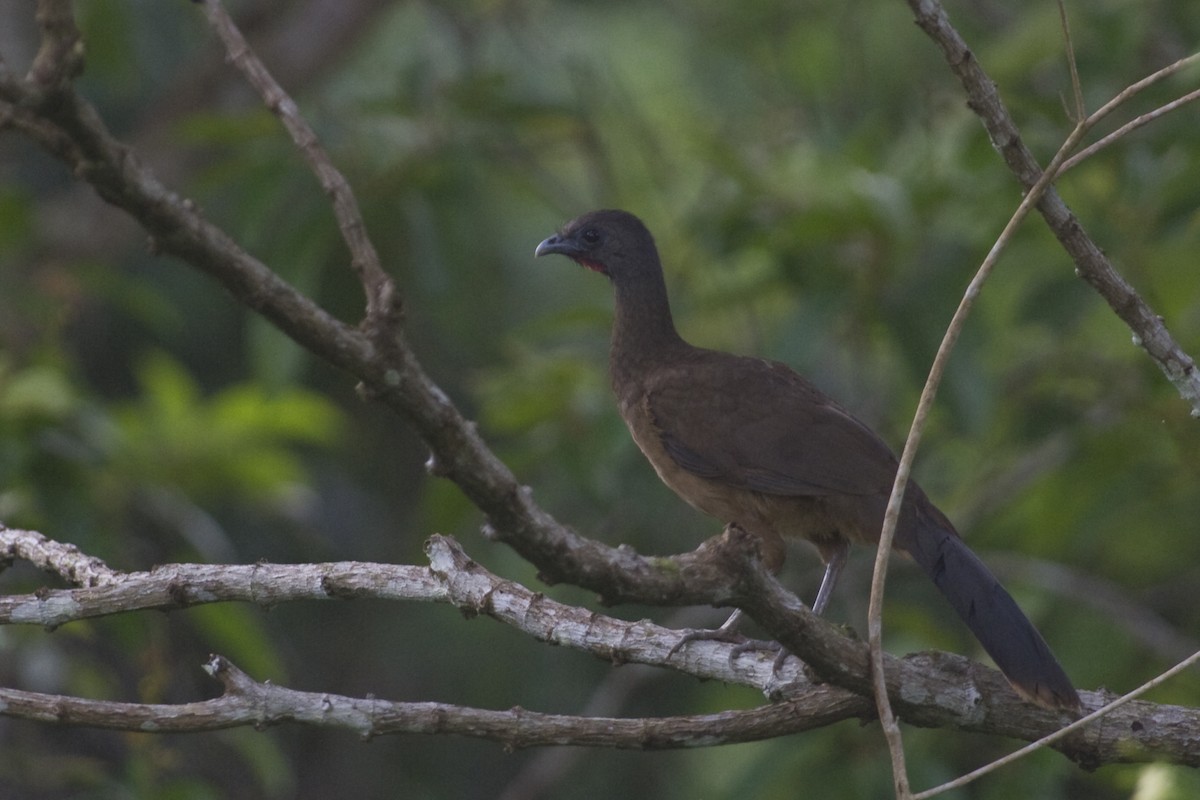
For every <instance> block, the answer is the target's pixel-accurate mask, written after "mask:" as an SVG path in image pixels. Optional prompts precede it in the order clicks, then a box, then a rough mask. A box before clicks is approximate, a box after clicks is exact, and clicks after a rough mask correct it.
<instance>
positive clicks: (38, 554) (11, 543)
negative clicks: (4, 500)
mask: <svg viewBox="0 0 1200 800" xmlns="http://www.w3.org/2000/svg"><path fill="white" fill-rule="evenodd" d="M18 558H19V559H22V560H24V561H28V562H29V563H31V564H33V565H34V566H35V567H37V568H38V569H41V570H45V571H46V572H51V573H54V574H55V575H60V576H62V577H63V578H64V579H65V580H66V581H67V582H68V583H72V584H74V585H76V586H103V585H105V584H109V583H112V582H113V581H115V580H117V578H118V575H119V573H117V572H116V571H115V570H113V569H111V568H110V567H109V566H108V565H107V564H105V563H104V562H103V561H101V560H100V559H98V558H96V557H95V556H89V555H87V554H86V553H84V552H83V551H81V550H80V549H79V548H78V547H76V546H75V545H73V544H64V543H63V542H56V541H54V540H53V539H47V538H46V537H45V536H43V535H42V534H40V533H38V532H37V531H25V530H20V529H17V528H7V527H5V526H4V524H3V523H0V560H3V561H5V562H12V561H13V560H15V559H18ZM5 600H7V598H0V604H3V602H4V601H5ZM2 621H5V620H4V619H3V618H2V617H0V622H2ZM39 624H46V625H51V626H52V625H55V624H59V623H51V622H46V623H39Z"/></svg>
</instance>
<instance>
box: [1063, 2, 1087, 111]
mask: <svg viewBox="0 0 1200 800" xmlns="http://www.w3.org/2000/svg"><path fill="white" fill-rule="evenodd" d="M1058 18H1059V20H1060V21H1061V23H1062V31H1063V44H1064V46H1065V47H1066V50H1067V67H1068V68H1069V69H1070V71H1071V94H1072V95H1073V96H1074V98H1075V112H1074V114H1072V115H1071V121H1072V122H1074V123H1075V124H1077V125H1078V124H1079V122H1080V121H1081V120H1083V118H1084V117H1086V116H1087V112H1086V111H1084V107H1083V83H1082V82H1080V80H1079V68H1078V67H1077V65H1076V64H1075V45H1074V44H1072V43H1071V25H1070V21H1069V20H1068V18H1067V5H1066V3H1064V2H1063V0H1058Z"/></svg>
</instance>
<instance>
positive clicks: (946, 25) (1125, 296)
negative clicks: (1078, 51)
mask: <svg viewBox="0 0 1200 800" xmlns="http://www.w3.org/2000/svg"><path fill="white" fill-rule="evenodd" d="M908 5H909V7H910V8H911V9H912V11H913V14H914V15H915V17H916V21H917V24H918V25H919V26H920V28H921V30H923V31H924V32H925V33H926V34H927V35H928V36H929V37H930V38H931V39H933V41H934V42H936V43H937V45H938V46H939V47H940V48H941V49H942V53H943V55H944V56H945V58H946V63H947V64H948V65H949V66H950V69H951V70H952V71H953V72H954V74H955V75H957V76H958V79H959V80H960V81H961V82H962V85H963V88H964V89H965V90H966V92H967V103H968V105H969V106H970V107H971V110H972V111H974V112H975V113H976V114H977V115H978V116H979V118H980V119H981V120H982V121H983V124H984V127H985V128H986V129H987V132H988V136H989V137H990V138H991V141H992V145H993V146H994V147H995V148H996V150H997V151H999V153H1000V155H1001V157H1003V159H1004V162H1005V164H1007V165H1008V168H1009V170H1010V171H1011V172H1012V173H1013V174H1014V175H1015V176H1016V177H1017V179H1018V180H1019V181H1020V182H1021V185H1022V186H1024V187H1025V189H1026V190H1029V189H1031V188H1032V187H1033V186H1034V185H1035V184H1036V183H1037V181H1038V179H1039V178H1040V177H1041V175H1042V169H1041V167H1039V166H1038V163H1037V159H1035V158H1034V156H1033V154H1032V153H1031V152H1030V151H1029V149H1028V148H1027V147H1026V146H1025V144H1024V142H1022V141H1021V136H1020V133H1019V131H1018V130H1017V126H1016V124H1015V123H1014V122H1013V119H1012V116H1011V115H1010V114H1009V113H1008V110H1007V109H1006V108H1005V106H1004V102H1003V101H1002V100H1001V99H1000V94H999V90H998V89H997V87H996V84H995V82H994V81H992V79H991V78H989V77H988V75H987V73H985V72H984V71H983V67H982V66H980V64H979V62H978V61H977V60H976V59H975V56H974V54H973V53H972V52H971V49H970V48H969V47H967V44H966V42H965V41H963V39H962V37H961V36H960V35H959V33H958V31H957V30H955V29H954V27H953V25H951V24H950V20H949V18H948V16H947V15H946V10H945V9H944V8H943V7H942V5H941V3H939V2H937V0H908ZM1172 66H1174V65H1172ZM1160 72H1161V71H1160ZM1158 75H1159V73H1156V74H1155V75H1153V76H1150V78H1147V79H1144V80H1143V81H1139V82H1138V83H1136V84H1134V85H1133V87H1131V88H1134V87H1136V89H1140V88H1143V85H1148V84H1146V82H1147V81H1150V80H1151V79H1154V80H1160V79H1161V78H1160V77H1158ZM1127 91H1128V90H1127ZM1038 211H1040V212H1041V214H1042V217H1043V218H1044V219H1045V220H1046V223H1047V225H1049V227H1050V230H1051V231H1052V232H1053V233H1054V236H1055V237H1056V238H1057V239H1058V241H1059V244H1061V245H1062V247H1063V249H1064V250H1066V252H1067V254H1068V255H1069V256H1070V257H1071V259H1072V260H1073V261H1074V262H1075V269H1076V273H1077V274H1078V275H1079V276H1080V277H1082V278H1083V279H1084V280H1085V281H1087V282H1088V283H1089V284H1090V285H1091V286H1092V287H1093V288H1094V289H1095V290H1096V291H1097V292H1099V294H1100V296H1101V297H1103V298H1104V300H1105V301H1106V302H1107V303H1108V304H1109V307H1110V308H1112V310H1113V311H1114V312H1115V313H1116V315H1117V316H1118V317H1119V318H1120V319H1121V320H1122V321H1124V322H1125V324H1126V325H1127V326H1129V329H1130V330H1131V331H1132V332H1133V340H1134V344H1136V345H1139V346H1140V347H1142V348H1143V349H1144V350H1145V351H1146V353H1147V354H1149V356H1150V357H1151V358H1152V359H1153V360H1154V362H1155V363H1156V364H1157V365H1158V367H1159V369H1161V370H1162V371H1163V374H1164V375H1166V377H1167V379H1168V380H1169V381H1171V383H1172V384H1173V385H1174V386H1175V388H1176V391H1178V392H1179V394H1180V396H1181V397H1182V398H1183V399H1184V401H1185V402H1187V403H1188V404H1189V405H1190V406H1191V409H1192V414H1193V415H1194V416H1200V372H1198V371H1197V369H1196V363H1195V361H1194V360H1193V359H1192V357H1191V356H1190V355H1188V354H1187V353H1186V352H1184V350H1183V349H1182V348H1181V347H1180V346H1179V343H1178V342H1176V341H1175V339H1174V337H1172V336H1171V334H1170V332H1169V331H1168V330H1167V327H1166V324H1165V323H1164V322H1163V320H1162V318H1161V317H1159V316H1158V315H1157V314H1156V313H1154V310H1153V309H1151V308H1150V307H1149V305H1147V303H1146V302H1145V301H1144V300H1143V299H1142V298H1141V297H1140V296H1139V295H1138V294H1137V292H1135V291H1134V290H1133V287H1131V286H1130V285H1129V284H1128V283H1127V282H1126V281H1125V279H1124V278H1122V277H1121V275H1120V274H1119V273H1118V272H1117V271H1116V269H1114V268H1113V265H1112V263H1111V262H1110V261H1109V260H1108V258H1107V256H1105V255H1104V253H1103V251H1102V250H1101V249H1100V248H1099V247H1098V246H1097V245H1096V243H1095V242H1094V241H1093V240H1092V239H1091V237H1089V236H1088V234H1087V233H1086V231H1084V229H1083V226H1082V225H1081V224H1080V222H1079V220H1078V219H1077V218H1076V217H1075V215H1074V214H1073V213H1072V212H1071V210H1070V209H1069V208H1067V205H1066V204H1065V203H1064V202H1063V201H1062V198H1061V197H1060V196H1059V194H1058V192H1057V191H1055V189H1054V188H1053V187H1051V188H1049V189H1048V190H1047V191H1046V194H1045V196H1044V197H1042V200H1041V202H1040V203H1039V204H1038Z"/></svg>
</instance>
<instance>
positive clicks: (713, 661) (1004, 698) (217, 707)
mask: <svg viewBox="0 0 1200 800" xmlns="http://www.w3.org/2000/svg"><path fill="white" fill-rule="evenodd" d="M743 536H744V535H743ZM745 538H746V539H747V540H748V539H749V537H745ZM742 544H745V542H741V541H740V539H738V538H737V537H735V539H734V541H733V542H724V543H723V546H726V547H731V548H732V547H738V546H741V545H742ZM426 551H427V554H428V556H429V559H430V566H429V567H417V566H403V565H393V564H372V563H363V562H341V563H330V564H255V565H223V566H214V565H208V564H169V565H164V566H161V567H158V568H156V569H154V570H151V571H149V572H134V573H121V572H117V571H112V570H110V571H109V572H108V573H107V577H106V579H105V581H104V582H103V583H102V584H99V585H90V584H89V585H87V586H85V587H83V588H78V589H69V590H50V589H44V590H40V591H38V592H35V593H33V594H29V595H21V596H12V597H5V598H0V624H5V623H7V624H29V625H40V626H45V627H57V626H59V625H63V624H66V623H69V622H73V621H79V620H83V619H88V618H94V617H98V616H106V615H111V614H119V613H127V612H130V611H135V610H148V609H157V610H170V609H181V608H187V607H189V606H192V605H198V604H202V603H216V602H246V603H253V604H256V605H260V606H263V607H272V606H277V605H279V604H281V603H287V602H296V601H300V600H354V599H366V598H373V599H383V600H392V601H409V602H412V601H416V602H438V603H449V604H452V605H454V606H456V607H457V608H459V609H461V610H462V611H463V612H464V616H466V617H468V618H470V617H474V616H480V615H482V616H488V617H491V618H493V619H495V620H497V621H499V622H502V623H504V624H506V625H509V626H511V627H513V628H515V629H517V630H520V631H522V632H523V633H525V634H527V635H529V636H530V637H531V638H534V639H536V640H538V641H543V642H547V643H550V644H554V645H561V646H564V647H569V648H572V649H575V650H579V651H582V652H586V653H590V654H592V655H593V656H595V657H597V658H600V659H603V660H605V661H609V662H612V663H615V664H625V663H640V664H647V665H652V666H659V667H667V668H670V669H673V670H676V671H679V672H682V673H685V674H688V675H692V676H694V677H697V678H701V679H709V680H719V681H722V682H724V683H732V684H737V685H743V686H749V687H752V688H755V689H757V690H758V691H760V692H762V693H763V694H764V695H766V696H768V697H770V698H773V699H775V701H776V702H774V703H772V704H770V705H768V706H764V707H763V708H760V709H754V710H752V711H747V712H726V713H725V714H720V715H705V716H698V717H669V718H663V719H654V720H615V721H614V720H611V719H606V720H604V721H603V722H601V721H598V720H593V719H589V718H581V717H574V716H553V715H542V714H535V713H532V712H526V711H519V712H518V711H509V712H494V711H481V710H478V709H470V708H462V707H459V706H452V705H441V704H434V703H391V702H388V701H383V700H378V699H371V698H367V699H352V698H345V697H338V696H336V695H330V694H326V693H307V692H296V691H293V690H290V689H285V688H282V687H276V686H270V685H267V684H258V683H256V682H254V681H252V680H251V679H250V678H248V677H246V676H244V675H242V674H241V673H240V671H236V670H233V671H230V672H223V670H225V668H226V665H227V664H228V662H225V661H224V660H219V661H217V662H214V663H215V666H214V670H215V674H216V675H217V677H219V678H221V680H222V681H223V682H224V683H225V685H226V695H225V696H224V697H221V698H218V699H216V700H209V701H205V702H199V703H185V704H180V705H142V704H134V703H112V702H108V701H94V700H85V699H81V698H71V697H63V696H60V695H49V694H38V693H34V692H22V691H17V690H12V689H0V714H3V715H7V716H12V717H19V718H24V719H34V720H41V721H49V722H56V723H60V724H71V725H88V726H96V727H105V728H115V729H121V730H133V731H146V730H148V729H153V730H155V731H179V732H182V731H202V730H213V729H216V728H225V727H231V726H236V725H266V724H275V723H279V722H289V721H290V722H299V723H301V724H310V725H324V726H327V727H340V728H348V729H350V730H353V731H356V732H358V733H360V734H363V735H378V734H383V733H456V734H459V733H461V734H464V735H479V736H483V737H484V738H489V739H493V740H496V741H499V742H502V743H504V744H505V745H510V746H517V747H521V746H528V745H532V744H580V745H596V746H606V747H633V748H656V747H695V746H700V745H702V744H723V743H727V742H734V741H752V740H756V739H763V738H769V737H772V736H779V735H785V734H788V733H796V732H800V731H804V730H811V729H813V728H817V727H822V726H825V725H829V724H832V723H833V722H837V721H840V720H845V719H860V720H862V719H870V718H871V716H872V703H871V701H870V699H869V694H868V693H869V686H870V672H869V668H868V666H867V652H866V646H865V645H864V644H863V643H861V642H858V641H855V640H853V639H850V638H848V637H846V636H845V635H844V634H842V633H841V632H840V631H839V630H838V629H837V628H836V626H833V625H830V624H829V623H827V622H825V621H823V620H821V619H819V618H817V617H813V616H812V614H811V613H809V612H808V611H807V609H805V608H804V607H803V605H802V604H801V603H800V602H799V601H798V600H797V599H796V598H795V597H794V596H793V595H791V594H790V593H788V592H787V591H786V590H785V589H783V587H782V586H780V585H779V583H778V582H777V581H775V579H774V578H773V577H772V576H770V575H769V574H768V573H766V572H764V571H763V570H762V569H761V568H760V567H758V566H757V563H756V561H755V560H754V558H753V553H752V552H750V551H748V550H746V549H742V550H741V551H740V552H741V553H742V555H741V556H740V557H739V555H738V554H737V553H738V552H739V551H736V550H729V551H725V552H723V553H722V554H721V556H720V557H721V558H723V559H729V560H731V561H732V562H734V563H738V562H739V560H740V562H741V563H742V564H744V565H747V566H748V567H751V569H750V570H749V572H748V573H747V574H746V575H745V576H744V577H743V579H742V580H741V582H740V583H739V588H740V590H743V591H746V592H747V593H748V594H747V596H746V599H745V606H744V607H745V608H746V609H747V610H748V611H750V613H752V614H753V615H754V616H755V618H756V619H761V620H763V621H765V623H766V624H768V625H769V626H773V627H778V628H780V629H785V628H786V633H785V636H784V637H783V643H784V644H785V645H786V646H788V647H789V649H794V650H796V651H805V652H811V653H813V654H814V655H815V657H816V658H817V659H818V661H817V663H820V665H821V666H820V667H819V668H818V667H816V666H813V665H812V664H810V666H812V667H813V669H814V670H817V671H818V672H819V671H821V670H822V669H825V670H831V671H832V670H833V667H832V666H831V665H830V664H828V663H824V661H826V660H829V659H844V662H842V663H841V664H840V665H839V667H838V670H837V674H836V677H837V679H838V683H846V684H853V686H854V687H857V688H858V691H855V690H854V689H847V688H841V687H840V686H839V685H837V684H834V683H815V682H813V680H812V679H811V678H810V677H809V674H808V668H807V667H805V666H804V664H802V663H801V662H800V661H799V660H798V659H797V658H789V659H788V660H787V661H786V662H785V663H784V664H783V665H782V666H781V667H780V668H779V670H778V671H777V670H776V669H775V666H774V658H773V656H772V655H770V654H768V653H765V652H761V651H758V652H754V651H750V652H745V653H738V651H737V650H736V648H735V647H734V646H733V645H730V644H728V643H723V642H716V641H694V642H688V643H687V644H686V645H684V646H683V647H681V648H679V649H678V650H675V649H674V646H675V645H676V644H677V643H678V641H679V632H678V631H675V630H672V629H670V628H664V627H662V626H659V625H655V624H653V623H650V622H647V621H645V620H642V621H637V622H626V621H623V620H618V619H614V618H611V617H607V616H604V615H601V614H596V613H595V612H592V611H589V610H587V609H582V608H577V607H573V606H568V605H565V604H562V603H559V602H557V601H554V600H551V599H549V598H547V597H545V596H544V595H542V594H541V593H540V592H534V591H532V590H530V589H528V588H527V587H524V586H521V585H520V584H517V583H514V582H513V581H508V580H505V579H503V578H500V577H498V576H496V575H493V574H492V573H490V572H488V571H487V570H486V569H484V568H483V567H481V566H480V565H479V564H477V563H476V562H474V561H472V560H471V559H470V558H469V557H468V556H467V555H466V553H464V552H463V550H462V548H461V547H460V546H459V545H458V544H457V543H456V542H454V540H452V539H449V538H446V537H442V536H433V537H431V538H430V539H429V542H428V544H427V546H426ZM0 552H3V553H5V554H7V555H8V557H10V558H28V559H30V560H33V561H35V563H39V564H41V563H46V562H47V561H48V560H49V561H50V562H52V563H53V564H54V565H55V567H54V571H56V572H62V573H63V574H68V575H77V576H78V580H80V582H87V581H88V580H89V579H88V578H87V577H86V576H84V575H82V574H81V571H80V570H78V569H76V568H75V566H74V565H76V564H79V563H85V562H88V560H89V557H88V556H86V555H84V554H82V553H79V551H78V550H77V549H76V548H74V547H73V546H71V545H63V544H61V543H58V542H53V541H50V540H47V539H45V537H43V536H41V535H40V534H37V533H35V532H32V531H23V530H16V529H10V528H0ZM46 553H50V554H52V555H50V556H48V557H47V556H45V555H44V554H46ZM92 561H94V559H93V560H92ZM797 618H799V619H803V620H806V625H807V627H803V626H802V627H796V619H797ZM230 669H232V668H231V667H230ZM223 674H224V675H225V677H221V676H222V675H223ZM885 674H886V675H887V676H888V690H889V693H890V694H891V697H892V702H893V703H894V704H895V705H896V707H897V709H898V710H899V713H900V715H901V716H902V717H903V718H904V720H905V721H906V722H907V723H909V724H911V725H917V726H921V727H941V728H949V729H956V730H962V731H971V732H976V733H989V734H999V735H1002V736H1011V737H1014V738H1018V739H1022V740H1025V741H1034V740H1036V739H1039V738H1041V737H1042V736H1045V735H1046V734H1048V733H1051V732H1054V731H1055V730H1057V729H1058V728H1059V727H1060V725H1061V721H1062V717H1061V715H1056V714H1052V713H1050V712H1048V711H1045V710H1044V709H1039V708H1036V707H1034V706H1031V705H1030V704H1028V703H1025V702H1022V701H1021V700H1020V699H1018V698H1017V697H1016V695H1014V694H1013V693H1012V691H1011V690H1010V689H1009V688H1008V685H1007V684H1006V683H1005V681H1004V679H1003V678H1002V677H1001V676H1000V675H999V673H997V672H996V671H995V670H992V669H988V668H986V667H984V666H982V665H980V664H976V663H974V662H971V661H970V660H969V659H966V658H963V657H961V656H955V655H951V654H948V653H922V654H917V655H914V656H909V657H906V658H903V659H900V658H894V657H892V656H888V657H887V667H886V670H885ZM1101 699H1102V697H1101V695H1100V694H1099V693H1085V702H1086V703H1087V704H1088V705H1089V706H1090V707H1097V706H1099V705H1100V701H1101ZM1106 720H1107V722H1106V724H1105V725H1104V726H1102V727H1096V726H1093V727H1091V728H1088V729H1087V730H1085V731H1084V732H1082V733H1077V734H1073V735H1072V736H1071V737H1068V739H1066V740H1065V741H1063V742H1060V743H1058V744H1056V745H1055V746H1056V747H1057V748H1058V749H1059V750H1060V751H1061V752H1063V753H1064V754H1065V755H1066V756H1067V757H1069V758H1071V759H1072V760H1074V761H1077V762H1079V763H1081V764H1083V765H1085V766H1092V765H1098V764H1103V763H1114V762H1130V763H1136V762H1143V761H1148V760H1164V761H1171V762H1174V763H1180V764H1189V765H1194V766H1200V749H1197V748H1196V747H1195V742H1194V741H1193V740H1192V739H1191V738H1190V737H1191V736H1194V731H1195V730H1197V729H1200V710H1196V709H1188V708H1181V707H1177V706H1165V705H1155V704H1152V703H1140V702H1134V703H1129V704H1128V705H1126V706H1125V707H1123V708H1121V709H1118V710H1117V711H1115V712H1112V713H1110V714H1109V715H1108V716H1107V717H1106ZM156 721H158V722H159V723H161V724H158V725H157V726H155V725H154V723H155V722H156ZM505 723H507V724H508V725H509V726H510V727H508V728H506V727H505ZM718 724H719V725H720V726H721V727H720V729H719V730H718V728H716V727H713V728H710V729H707V737H703V736H702V735H701V734H699V733H697V731H702V730H705V725H713V726H716V725H718ZM726 724H728V725H729V726H730V727H729V728H728V729H725V728H724V726H725V725H726ZM514 725H515V726H516V727H515V728H513V727H511V726H514ZM472 726H476V727H478V731H479V732H478V733H475V734H472V733H470V731H469V729H471V728H472ZM605 729H607V730H610V731H613V733H612V734H611V735H607V734H602V733H601V732H602V731H603V730H605ZM514 731H515V732H514Z"/></svg>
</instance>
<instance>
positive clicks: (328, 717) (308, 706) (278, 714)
mask: <svg viewBox="0 0 1200 800" xmlns="http://www.w3.org/2000/svg"><path fill="white" fill-rule="evenodd" d="M204 669H205V671H206V672H208V673H209V674H210V675H212V676H213V677H215V678H217V679H218V680H219V681H220V682H221V683H222V685H223V686H224V688H225V694H224V695H222V696H221V697H218V698H215V699H212V700H205V701H200V702H195V703H182V704H178V705H151V704H140V703H116V702H109V701H100V700H83V699H80V698H74V697H62V696H60V695H52V694H41V693H37V692H23V691H18V690H16V689H2V688H0V706H2V708H0V713H2V714H4V715H5V716H10V717H18V718H22V719H32V720H38V721H41V722H50V723H56V724H62V725H74V726H83V727H94V728H107V729H110V730H124V731H133V732H137V733H196V732H200V731H211V730H220V729H223V728H233V727H248V726H254V727H255V728H262V727H264V726H267V725H278V724H282V723H296V724H300V725H310V726H315V727H321V728H341V729H344V730H348V731H351V732H353V733H356V734H358V735H359V736H361V737H363V738H364V739H366V738H371V737H374V736H384V735H389V734H399V733H410V734H411V733H416V734H427V735H457V736H470V737H474V738H481V739H490V740H493V741H496V742H500V743H502V744H503V745H504V746H505V747H506V748H522V747H536V746H542V745H582V746H588V747H619V748H627V749H637V750H654V749H668V748H682V747H711V746H713V745H720V744H732V743H734V742H750V741H759V740H762V739H767V738H774V737H777V736H784V735H787V734H789V733H798V732H800V731H804V730H808V729H810V728H812V727H817V726H820V725H826V724H828V723H829V722H833V721H837V720H838V719H844V718H845V717H846V716H847V714H846V711H845V709H843V708H839V707H838V704H836V703H834V704H831V703H829V702H827V701H825V700H824V698H822V699H821V705H820V707H819V709H818V710H819V711H820V712H821V713H822V714H824V715H825V716H820V715H818V716H814V714H813V713H812V710H811V709H810V708H809V706H810V703H809V702H808V701H807V700H792V701H788V702H782V703H772V704H769V705H765V706H761V707H759V708H753V709H749V710H746V711H722V712H719V713H716V714H699V715H692V716H678V717H659V718H644V719H620V718H612V717H577V716H565V715H559V714H542V713H539V712H536V711H527V710H525V709H523V708H519V707H514V708H511V709H509V710H507V711H491V710H486V709H479V708H469V707H466V706H456V705H451V704H447V703H398V702H392V701H388V700H380V699H378V698H373V697H366V698H353V697H345V696H342V695H336V694H330V693H328V692H301V691H297V690H295V689H287V688H284V687H282V686H277V685H275V684H271V683H259V682H258V681H255V680H253V679H252V678H250V676H248V675H246V673H244V672H242V671H241V670H240V669H238V668H237V667H236V666H234V665H233V664H232V663H230V662H229V660H228V659H226V658H224V657H222V656H217V655H214V656H212V657H211V658H210V659H209V661H208V662H207V663H206V664H205V665H204ZM842 705H844V706H846V707H848V708H853V707H854V706H855V705H856V702H855V700H854V698H853V697H844V698H843V700H842Z"/></svg>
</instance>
